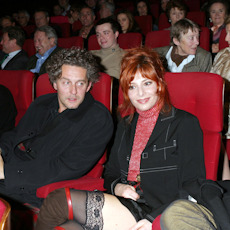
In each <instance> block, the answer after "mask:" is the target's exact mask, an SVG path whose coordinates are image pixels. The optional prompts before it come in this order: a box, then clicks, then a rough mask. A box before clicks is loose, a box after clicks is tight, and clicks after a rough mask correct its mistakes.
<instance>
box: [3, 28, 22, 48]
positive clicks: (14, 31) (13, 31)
mask: <svg viewBox="0 0 230 230" xmlns="http://www.w3.org/2000/svg"><path fill="white" fill-rule="evenodd" d="M4 33H8V37H9V39H10V40H13V39H16V44H17V45H18V46H20V47H22V46H23V44H24V42H25V39H26V37H25V32H24V31H23V30H22V29H21V28H19V27H17V26H8V27H6V28H4V29H3V34H4Z"/></svg>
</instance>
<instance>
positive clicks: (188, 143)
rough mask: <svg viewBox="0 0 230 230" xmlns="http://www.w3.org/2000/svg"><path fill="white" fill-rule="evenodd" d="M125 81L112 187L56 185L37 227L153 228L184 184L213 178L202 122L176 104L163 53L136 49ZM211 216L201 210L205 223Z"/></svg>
mask: <svg viewBox="0 0 230 230" xmlns="http://www.w3.org/2000/svg"><path fill="white" fill-rule="evenodd" d="M120 86H121V88H122V91H123V94H124V102H123V104H122V105H121V106H120V112H121V113H129V115H128V116H126V117H124V118H123V119H122V120H121V122H120V123H119V125H118V128H117V132H116V137H115V141H114V145H113V148H112V150H111V154H110V156H109V161H108V163H107V165H106V168H105V175H104V177H105V183H104V187H105V188H106V189H107V192H106V193H102V192H99V191H97V192H95V191H94V192H89V191H79V190H74V189H69V190H66V189H65V190H64V189H59V190H56V191H54V192H52V193H51V194H49V196H48V197H47V198H46V200H45V201H44V203H43V206H42V208H41V210H40V214H39V216H38V221H37V226H36V230H40V229H46V230H48V229H53V228H54V227H55V226H58V225H59V226H61V227H63V228H64V229H78V230H79V229H98V230H102V229H104V230H114V229H116V230H126V229H127V230H135V229H136V230H137V229H138V230H144V229H145V230H151V229H152V222H153V221H154V219H155V218H156V216H158V215H159V214H161V213H162V212H163V211H164V209H165V208H167V207H168V206H169V205H170V204H171V203H172V202H173V201H175V200H177V199H180V198H185V199H186V198H188V197H189V194H187V193H186V191H183V189H182V185H183V184H184V183H189V182H194V181H196V180H197V179H198V178H203V179H205V166H204V154H203V140H202V131H201V129H200V126H199V122H198V120H197V118H196V117H194V116H193V115H191V114H189V113H187V112H185V111H182V110H179V109H177V108H175V107H173V106H172V105H171V104H170V100H169V94H168V90H167V86H166V82H165V80H164V68H163V66H162V63H161V61H160V58H159V56H158V54H157V53H156V52H155V51H153V50H150V49H147V48H135V49H131V50H129V51H128V52H127V53H126V54H125V55H124V57H123V60H122V63H121V76H120ZM194 169H196V170H194ZM69 197H71V201H72V206H70V204H71V202H69V203H68V201H67V200H68V198H69ZM189 202H190V201H189ZM68 206H69V207H68ZM68 210H70V211H68ZM71 212H72V213H73V218H72V220H69V219H68V218H69V217H68V215H69V213H71ZM205 217H206V216H205V214H204V215H203V216H201V215H200V219H202V221H201V222H202V223H204V221H203V219H205ZM192 221H193V220H192ZM205 223H206V222H205ZM164 224H165V223H164ZM164 229H170V228H164ZM174 229H179V228H174ZM180 229H189V228H186V227H185V228H180ZM199 229H204V228H199Z"/></svg>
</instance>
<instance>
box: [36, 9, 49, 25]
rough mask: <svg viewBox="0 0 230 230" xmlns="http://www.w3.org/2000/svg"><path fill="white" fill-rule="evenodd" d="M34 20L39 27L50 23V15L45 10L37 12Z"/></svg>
mask: <svg viewBox="0 0 230 230" xmlns="http://www.w3.org/2000/svg"><path fill="white" fill-rule="evenodd" d="M34 20H35V25H36V26H37V28H39V27H41V26H48V25H49V17H46V15H45V13H44V12H36V13H35V14H34Z"/></svg>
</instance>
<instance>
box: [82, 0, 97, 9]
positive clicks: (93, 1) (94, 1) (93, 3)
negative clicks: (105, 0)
mask: <svg viewBox="0 0 230 230" xmlns="http://www.w3.org/2000/svg"><path fill="white" fill-rule="evenodd" d="M85 2H86V4H87V5H88V6H89V7H91V8H94V7H95V6H96V4H97V0H86V1H85Z"/></svg>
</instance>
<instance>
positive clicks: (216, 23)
mask: <svg viewBox="0 0 230 230" xmlns="http://www.w3.org/2000/svg"><path fill="white" fill-rule="evenodd" d="M208 13H209V20H210V22H211V23H210V29H211V32H212V36H211V52H212V54H213V57H215V54H216V53H218V52H219V38H220V33H221V31H222V29H224V28H225V24H224V20H225V19H226V17H227V15H228V13H229V5H228V3H227V2H226V1H225V0H212V1H210V2H209V6H208Z"/></svg>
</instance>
